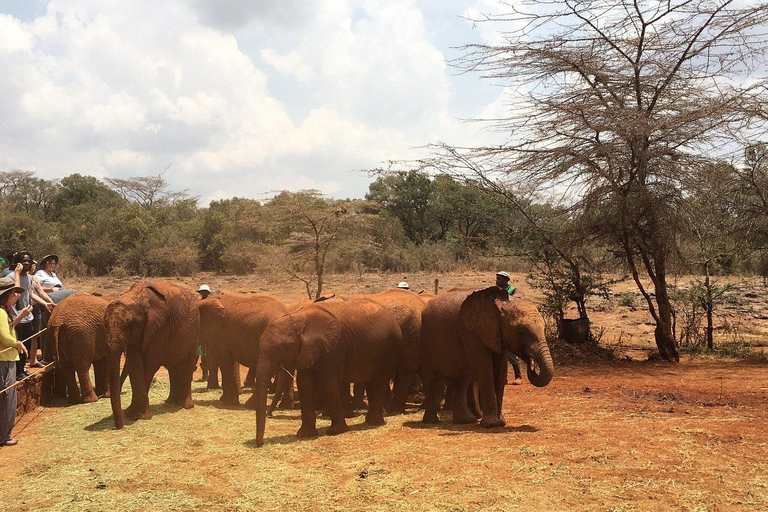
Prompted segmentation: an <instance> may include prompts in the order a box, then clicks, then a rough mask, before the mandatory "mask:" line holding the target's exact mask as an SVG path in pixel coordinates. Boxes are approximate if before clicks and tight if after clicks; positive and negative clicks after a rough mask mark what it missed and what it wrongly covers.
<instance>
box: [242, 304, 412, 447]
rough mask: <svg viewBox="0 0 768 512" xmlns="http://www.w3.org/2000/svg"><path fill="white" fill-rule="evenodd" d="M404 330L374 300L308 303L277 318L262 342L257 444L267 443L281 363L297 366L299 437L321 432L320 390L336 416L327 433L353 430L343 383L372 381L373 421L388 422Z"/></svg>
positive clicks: (370, 418)
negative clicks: (269, 405)
mask: <svg viewBox="0 0 768 512" xmlns="http://www.w3.org/2000/svg"><path fill="white" fill-rule="evenodd" d="M401 350H402V334H401V332H400V327H399V326H398V325H397V322H396V321H395V319H394V318H393V317H392V315H391V314H390V313H389V311H387V310H386V309H384V308H383V307H381V306H379V305H378V304H375V303H373V302H365V303H356V302H328V303H318V304H313V305H309V306H305V307H303V308H302V309H300V310H299V311H296V312H295V313H291V314H289V315H286V316H283V317H281V318H278V319H277V320H275V321H274V322H272V323H271V324H270V325H269V327H267V329H266V331H264V334H263V335H262V337H261V341H260V342H259V363H258V365H257V370H256V401H257V403H256V444H257V445H258V446H262V445H263V444H264V428H265V423H266V400H267V387H268V385H269V381H270V378H271V377H272V375H274V373H275V371H276V370H277V369H278V367H279V365H280V364H281V363H284V364H286V366H289V367H294V366H295V368H296V369H297V371H298V373H297V378H296V380H297V384H298V387H299V395H300V399H301V428H300V429H299V431H298V432H297V434H296V435H297V436H299V437H312V436H316V435H317V428H316V412H315V403H314V397H315V391H316V389H315V388H316V387H320V388H321V389H322V392H323V394H324V395H325V400H326V406H327V409H328V412H329V415H330V417H331V426H330V427H329V428H328V431H327V433H328V434H339V433H341V432H345V431H347V430H349V427H348V426H347V423H346V421H345V419H344V407H343V405H342V399H341V390H342V386H344V385H347V389H348V384H346V383H348V382H355V383H366V382H371V386H370V387H369V391H370V395H369V397H370V406H369V409H368V414H367V415H366V417H365V421H366V423H368V424H369V425H381V424H383V423H384V400H385V399H386V397H387V395H388V394H389V379H390V376H391V375H392V372H393V371H394V368H395V363H396V361H397V360H398V358H399V357H401V354H400V352H401Z"/></svg>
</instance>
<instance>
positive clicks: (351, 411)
mask: <svg viewBox="0 0 768 512" xmlns="http://www.w3.org/2000/svg"><path fill="white" fill-rule="evenodd" d="M344 417H345V418H356V417H357V413H356V412H355V410H354V409H346V410H345V411H344Z"/></svg>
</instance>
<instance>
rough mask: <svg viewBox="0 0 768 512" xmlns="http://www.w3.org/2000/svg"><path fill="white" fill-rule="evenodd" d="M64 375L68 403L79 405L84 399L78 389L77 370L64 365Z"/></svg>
mask: <svg viewBox="0 0 768 512" xmlns="http://www.w3.org/2000/svg"><path fill="white" fill-rule="evenodd" d="M62 373H63V374H64V382H65V388H66V390H67V401H68V402H69V403H71V404H79V403H80V402H81V400H82V397H81V396H80V389H79V388H78V387H77V379H75V369H74V368H72V367H71V366H63V365H62Z"/></svg>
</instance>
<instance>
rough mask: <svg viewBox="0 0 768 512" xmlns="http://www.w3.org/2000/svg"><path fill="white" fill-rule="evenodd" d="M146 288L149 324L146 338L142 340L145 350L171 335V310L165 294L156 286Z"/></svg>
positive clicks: (145, 333)
mask: <svg viewBox="0 0 768 512" xmlns="http://www.w3.org/2000/svg"><path fill="white" fill-rule="evenodd" d="M145 290H146V292H145V295H146V298H147V302H146V303H145V304H144V305H145V307H146V311H145V313H146V315H147V324H146V325H145V326H144V339H143V341H142V346H143V348H144V350H146V349H147V348H148V347H150V346H152V345H154V344H155V343H156V341H157V340H161V339H166V338H168V337H170V314H169V313H170V312H169V309H168V301H167V300H166V299H165V295H163V294H162V293H160V291H158V290H157V288H155V287H154V286H147V287H146V288H145Z"/></svg>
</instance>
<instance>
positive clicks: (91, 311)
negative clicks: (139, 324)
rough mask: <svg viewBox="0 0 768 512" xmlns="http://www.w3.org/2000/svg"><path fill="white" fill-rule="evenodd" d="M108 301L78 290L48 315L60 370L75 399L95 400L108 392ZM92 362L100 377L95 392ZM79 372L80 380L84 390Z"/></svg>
mask: <svg viewBox="0 0 768 512" xmlns="http://www.w3.org/2000/svg"><path fill="white" fill-rule="evenodd" d="M108 304H109V300H107V299H105V298H103V297H95V296H93V295H88V294H86V293H77V294H74V295H70V296H68V297H67V298H66V299H65V300H62V301H61V303H59V304H58V305H57V306H56V308H55V309H54V310H53V312H52V313H51V316H50V318H49V319H48V330H49V332H50V333H51V343H52V348H53V352H54V357H55V360H56V373H57V374H59V373H61V374H63V377H64V381H65V383H66V387H67V393H68V394H69V401H70V402H72V403H79V402H86V403H88V402H95V401H96V400H98V397H99V396H102V395H104V394H105V393H106V392H107V389H108V380H107V366H106V364H107V362H106V356H107V331H106V328H105V327H104V312H105V311H106V309H107V305H108ZM91 364H93V374H94V377H95V380H96V389H95V392H94V388H93V385H92V383H91V378H90V376H89V374H88V370H89V368H90V367H91ZM75 372H77V377H78V379H79V380H80V391H78V389H77V382H76V381H75ZM81 392H82V394H81Z"/></svg>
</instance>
